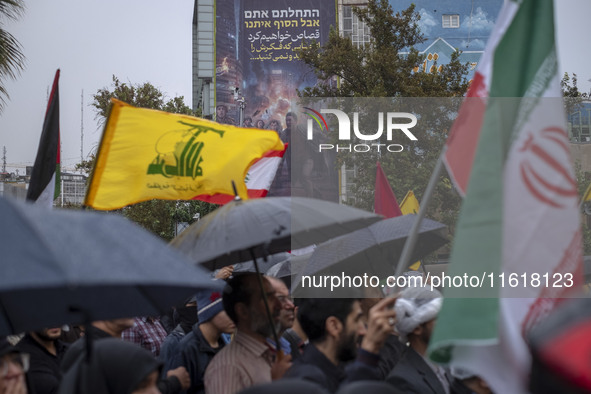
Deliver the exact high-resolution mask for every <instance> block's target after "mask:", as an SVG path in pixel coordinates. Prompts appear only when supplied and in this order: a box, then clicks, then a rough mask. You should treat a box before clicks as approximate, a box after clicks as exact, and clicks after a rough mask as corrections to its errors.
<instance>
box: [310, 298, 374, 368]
mask: <svg viewBox="0 0 591 394" xmlns="http://www.w3.org/2000/svg"><path fill="white" fill-rule="evenodd" d="M298 320H299V322H300V325H301V326H302V329H303V330H304V332H305V333H306V335H307V336H308V340H309V341H310V343H312V344H314V345H315V346H317V347H329V348H331V349H332V351H331V353H335V355H336V358H337V359H338V361H339V362H346V361H350V360H352V359H354V358H355V356H356V354H357V342H358V340H359V337H360V336H361V335H364V334H365V321H364V320H363V312H362V310H361V304H360V302H359V299H357V298H303V299H302V300H301V302H300V305H299V307H298Z"/></svg>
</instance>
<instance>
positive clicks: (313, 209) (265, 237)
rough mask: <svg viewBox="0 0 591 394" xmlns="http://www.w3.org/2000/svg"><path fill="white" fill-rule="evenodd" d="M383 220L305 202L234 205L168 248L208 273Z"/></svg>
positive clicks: (209, 217) (291, 199) (285, 200)
mask: <svg viewBox="0 0 591 394" xmlns="http://www.w3.org/2000/svg"><path fill="white" fill-rule="evenodd" d="M381 218H382V217H381V216H379V215H376V214H373V213H370V212H367V211H362V210H360V209H357V208H352V207H349V206H346V205H341V204H335V203H332V202H329V201H323V200H317V199H312V198H304V197H267V198H259V199H253V200H246V201H242V200H237V201H232V202H230V203H228V204H226V205H224V206H223V207H221V208H219V209H217V210H215V211H213V212H212V213H210V214H208V215H207V216H205V217H204V218H203V219H202V220H200V221H199V222H197V223H194V224H192V225H191V226H190V227H189V228H187V229H186V230H185V231H183V232H182V233H181V234H180V235H179V236H178V237H176V238H175V239H173V240H172V241H171V244H172V245H173V246H174V247H176V248H177V249H179V250H180V251H182V252H183V253H185V254H186V255H187V256H189V257H190V258H191V260H192V261H194V262H196V263H198V264H202V265H203V266H205V267H207V268H209V269H210V270H212V271H213V270H215V269H217V268H222V267H224V266H227V265H231V264H235V263H239V262H244V261H247V260H252V259H253V254H254V256H256V257H264V256H268V255H271V254H275V253H279V252H286V251H289V250H293V249H300V248H303V247H306V246H309V245H312V244H316V243H320V242H323V241H326V240H328V239H330V238H334V237H337V236H339V235H342V234H346V233H349V232H351V231H354V230H357V229H360V228H363V227H366V226H369V225H370V224H372V223H375V222H377V221H379V220H380V219H381Z"/></svg>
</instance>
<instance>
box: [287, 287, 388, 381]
mask: <svg viewBox="0 0 591 394" xmlns="http://www.w3.org/2000/svg"><path fill="white" fill-rule="evenodd" d="M394 303H395V299H394V298H386V299H384V300H382V301H380V302H379V303H378V304H376V305H375V306H374V307H373V308H372V309H371V311H370V313H369V318H368V321H367V328H366V326H365V321H364V319H363V312H362V310H361V305H360V303H359V300H358V299H353V298H330V299H327V298H325V299H321V298H306V299H302V300H301V305H300V306H299V311H298V320H299V321H300V324H301V325H302V328H303V329H304V332H305V333H306V335H307V336H308V339H309V340H310V343H309V344H308V345H307V346H306V348H305V350H304V354H303V355H302V357H301V358H299V359H297V360H295V361H294V363H293V366H292V367H291V368H290V369H289V370H288V371H287V374H286V376H285V377H287V378H301V379H305V380H309V381H312V382H314V383H317V384H318V385H320V386H322V387H323V388H325V389H327V390H328V391H329V392H332V393H334V392H336V391H337V390H338V389H339V386H341V385H342V384H345V383H349V382H353V381H358V380H380V372H379V369H378V362H379V359H380V357H379V351H380V348H381V347H382V345H383V344H384V341H385V340H386V338H387V337H388V336H389V335H390V334H391V333H392V325H393V324H394V321H395V320H394V318H395V316H396V313H395V312H394V310H393V309H392V306H393V305H394ZM361 336H363V339H362V341H361V346H360V347H359V348H357V343H358V341H359V338H360V337H361ZM351 360H355V361H354V362H353V363H351V364H350V365H348V366H347V367H346V368H345V367H344V364H345V363H346V362H348V361H351Z"/></svg>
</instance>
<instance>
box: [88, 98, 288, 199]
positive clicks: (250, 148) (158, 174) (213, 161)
mask: <svg viewBox="0 0 591 394" xmlns="http://www.w3.org/2000/svg"><path fill="white" fill-rule="evenodd" d="M112 104H113V105H112V108H111V113H110V115H109V119H108V120H107V125H106V126H105V131H104V133H103V137H102V140H101V145H100V148H99V152H98V155H97V158H96V164H95V168H94V172H93V175H92V179H91V182H90V186H89V188H88V192H87V194H86V201H85V205H87V206H91V207H93V208H95V209H104V210H108V209H118V208H122V207H124V206H126V205H129V204H135V203H138V202H141V201H146V200H151V199H161V200H190V199H193V197H196V196H199V195H204V194H218V193H221V194H231V195H234V192H233V189H232V181H234V182H235V183H236V188H237V191H238V195H239V196H240V197H241V198H242V199H247V198H248V194H247V189H246V185H245V184H244V178H245V176H246V173H247V172H248V168H249V167H250V165H251V164H252V163H253V162H254V161H255V160H256V159H258V158H260V157H262V156H263V155H264V154H265V152H268V151H273V150H275V151H282V150H283V143H282V142H281V140H280V139H279V136H278V134H277V133H276V132H274V131H272V130H258V129H242V128H238V127H234V126H229V125H221V124H218V123H215V122H211V121H208V120H204V119H199V118H195V117H192V116H186V115H180V114H171V113H168V112H162V111H156V110H151V109H144V108H136V107H133V106H131V105H129V104H126V103H124V102H121V101H119V100H115V99H112Z"/></svg>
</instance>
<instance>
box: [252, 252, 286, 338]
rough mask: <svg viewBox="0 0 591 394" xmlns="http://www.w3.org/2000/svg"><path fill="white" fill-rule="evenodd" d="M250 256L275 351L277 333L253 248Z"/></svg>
mask: <svg viewBox="0 0 591 394" xmlns="http://www.w3.org/2000/svg"><path fill="white" fill-rule="evenodd" d="M250 255H251V256H252V261H253V263H254V269H255V270H256V273H257V279H258V282H259V286H260V288H261V295H262V296H263V303H264V304H265V310H266V312H267V317H268V318H269V325H270V326H271V332H272V333H273V340H274V341H275V346H276V347H277V350H279V349H280V344H279V336H278V335H277V331H276V330H275V324H274V323H273V316H272V315H271V308H269V300H267V294H266V293H265V286H264V285H263V276H262V275H261V271H260V270H259V264H258V263H257V259H256V257H255V254H254V250H253V248H250Z"/></svg>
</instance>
